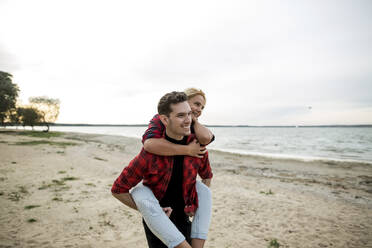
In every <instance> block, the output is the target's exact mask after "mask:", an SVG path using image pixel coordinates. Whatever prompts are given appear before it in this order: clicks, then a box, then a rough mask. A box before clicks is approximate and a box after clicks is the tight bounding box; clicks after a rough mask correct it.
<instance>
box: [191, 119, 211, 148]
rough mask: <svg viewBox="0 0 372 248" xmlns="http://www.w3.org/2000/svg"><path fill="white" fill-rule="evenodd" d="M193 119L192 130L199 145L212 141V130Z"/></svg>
mask: <svg viewBox="0 0 372 248" xmlns="http://www.w3.org/2000/svg"><path fill="white" fill-rule="evenodd" d="M193 121H194V124H193V125H194V131H195V135H196V138H197V139H198V141H199V143H200V144H201V145H208V144H209V143H211V142H212V138H213V134H212V132H211V131H210V130H209V129H208V128H206V127H205V126H203V125H202V124H201V123H200V122H199V121H198V119H197V118H193Z"/></svg>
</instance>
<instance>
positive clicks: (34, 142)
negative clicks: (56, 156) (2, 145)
mask: <svg viewBox="0 0 372 248" xmlns="http://www.w3.org/2000/svg"><path fill="white" fill-rule="evenodd" d="M12 145H20V146H35V145H52V146H59V147H66V146H75V145H77V143H73V142H56V141H49V140H31V141H19V142H16V143H14V144H12Z"/></svg>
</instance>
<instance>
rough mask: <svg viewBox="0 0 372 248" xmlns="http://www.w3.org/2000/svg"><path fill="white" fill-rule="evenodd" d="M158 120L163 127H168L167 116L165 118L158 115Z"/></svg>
mask: <svg viewBox="0 0 372 248" xmlns="http://www.w3.org/2000/svg"><path fill="white" fill-rule="evenodd" d="M159 118H160V121H161V123H163V125H164V126H165V127H167V126H168V122H169V118H168V116H166V115H159Z"/></svg>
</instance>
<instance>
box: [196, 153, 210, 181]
mask: <svg viewBox="0 0 372 248" xmlns="http://www.w3.org/2000/svg"><path fill="white" fill-rule="evenodd" d="M198 174H199V176H200V177H201V178H202V179H209V178H212V177H213V173H212V168H211V165H210V163H209V157H208V151H207V152H206V153H205V154H204V156H203V158H202V159H201V166H200V167H199V171H198Z"/></svg>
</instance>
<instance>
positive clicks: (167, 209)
mask: <svg viewBox="0 0 372 248" xmlns="http://www.w3.org/2000/svg"><path fill="white" fill-rule="evenodd" d="M163 211H164V213H165V214H166V215H167V216H168V218H169V217H170V215H171V214H172V211H173V209H172V208H171V207H166V208H163Z"/></svg>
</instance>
